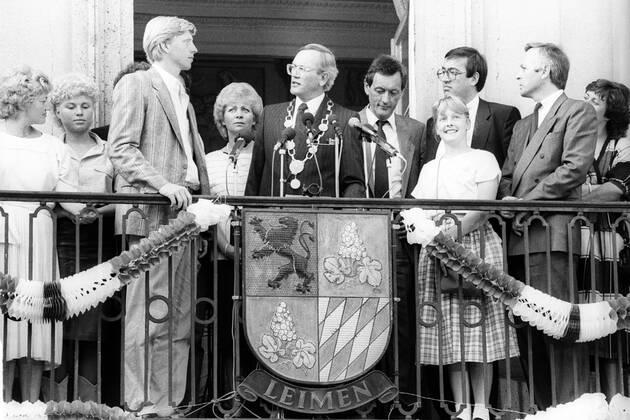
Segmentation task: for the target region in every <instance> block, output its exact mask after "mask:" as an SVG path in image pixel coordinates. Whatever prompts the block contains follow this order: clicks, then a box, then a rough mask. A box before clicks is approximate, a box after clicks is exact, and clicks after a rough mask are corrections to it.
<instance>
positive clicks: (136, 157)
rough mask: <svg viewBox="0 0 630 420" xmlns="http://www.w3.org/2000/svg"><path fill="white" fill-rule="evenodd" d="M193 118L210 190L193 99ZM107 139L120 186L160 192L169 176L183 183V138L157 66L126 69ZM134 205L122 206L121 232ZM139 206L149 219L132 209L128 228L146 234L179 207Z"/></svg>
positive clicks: (197, 154) (202, 175)
mask: <svg viewBox="0 0 630 420" xmlns="http://www.w3.org/2000/svg"><path fill="white" fill-rule="evenodd" d="M188 121H189V122H190V133H191V137H192V145H193V158H194V161H195V164H196V165H197V169H198V171H199V182H200V184H201V193H202V194H209V193H210V187H209V184H208V171H207V170H206V163H205V158H204V157H205V155H204V149H203V142H202V140H201V137H200V136H199V133H198V131H197V120H196V119H195V112H194V109H193V107H192V105H188ZM108 139H109V143H110V159H111V161H112V164H113V165H114V169H115V171H116V174H117V175H119V176H117V181H116V191H117V192H122V193H157V192H158V190H159V189H160V188H161V187H163V186H164V185H165V184H167V183H169V182H170V183H174V184H178V185H184V180H185V178H186V171H187V160H186V154H185V152H184V144H183V140H182V138H181V133H180V130H179V125H178V122H177V116H176V114H175V108H174V106H173V103H172V101H171V97H170V95H169V91H168V88H167V87H166V84H165V83H164V81H163V80H162V77H161V76H160V75H159V73H158V72H157V70H155V69H153V68H152V69H149V70H148V71H146V72H144V71H141V72H136V73H132V74H129V75H126V76H125V77H123V78H122V79H121V80H120V82H119V83H118V84H117V85H116V88H115V89H114V98H113V106H112V119H111V123H110V128H109V137H108ZM130 208H131V205H120V206H117V208H116V221H117V223H116V232H117V233H122V224H121V223H122V216H123V215H124V214H125V213H126V212H127V211H128V210H129V209H130ZM139 209H140V210H141V211H142V212H144V215H145V217H146V219H143V218H142V217H141V216H140V215H139V214H138V213H137V212H134V213H131V214H130V215H129V218H128V220H127V225H126V233H127V234H130V235H140V236H144V235H146V234H147V233H148V232H149V231H152V230H155V229H157V228H158V226H159V225H161V224H165V223H168V219H170V218H174V217H176V216H177V210H173V209H171V208H170V206H166V205H160V206H155V205H140V207H139Z"/></svg>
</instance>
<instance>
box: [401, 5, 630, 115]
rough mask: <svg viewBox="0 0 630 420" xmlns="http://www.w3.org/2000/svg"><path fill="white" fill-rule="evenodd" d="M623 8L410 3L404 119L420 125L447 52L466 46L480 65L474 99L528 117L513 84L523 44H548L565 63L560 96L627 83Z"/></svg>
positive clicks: (629, 35) (629, 57)
mask: <svg viewBox="0 0 630 420" xmlns="http://www.w3.org/2000/svg"><path fill="white" fill-rule="evenodd" d="M629 20H630V3H629V2H628V1H627V0H610V1H606V2H594V1H591V0H553V1H550V0H529V1H527V2H523V1H516V0H510V1H505V0H503V1H502V0H466V1H464V0H441V1H439V2H433V1H411V2H410V8H409V66H410V69H411V74H412V77H411V80H410V82H411V83H410V115H411V116H413V117H416V118H418V119H419V120H421V121H423V120H426V119H427V118H428V117H429V116H430V111H431V104H432V103H433V102H434V101H435V100H436V99H437V98H438V97H439V96H440V94H441V91H440V87H439V83H438V81H437V78H436V76H435V72H436V70H437V69H438V67H439V66H440V63H441V60H442V57H443V56H444V54H445V53H446V52H447V51H448V50H449V49H451V48H454V47H458V46H462V45H468V46H471V47H474V48H477V49H478V50H479V51H481V53H482V54H484V55H485V56H486V59H487V60H488V79H487V81H486V87H485V88H484V90H483V91H482V93H481V96H482V97H483V98H485V99H487V100H490V101H496V102H501V103H506V104H511V105H515V106H517V107H518V108H519V110H520V111H521V113H522V114H523V115H527V114H529V113H531V112H532V110H533V106H534V104H533V102H532V101H531V100H528V99H525V98H521V97H520V95H519V92H518V86H517V83H516V80H515V77H516V73H517V72H518V68H519V64H520V62H521V59H522V54H523V47H524V45H525V44H526V43H528V42H553V43H556V44H558V45H560V46H561V47H562V48H563V49H564V51H565V52H566V53H567V55H568V56H569V59H570V61H571V70H570V72H569V81H568V85H567V89H566V92H567V94H568V95H569V96H570V97H573V98H581V97H582V96H583V93H584V87H585V86H586V84H588V83H589V82H590V81H592V80H594V79H597V78H607V79H612V80H615V81H618V82H622V83H625V84H629V83H630V54H629V53H628V51H630V25H628V21H629Z"/></svg>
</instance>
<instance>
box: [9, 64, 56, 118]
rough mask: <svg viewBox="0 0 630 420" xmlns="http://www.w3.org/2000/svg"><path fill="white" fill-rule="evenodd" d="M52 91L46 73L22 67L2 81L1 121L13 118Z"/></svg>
mask: <svg viewBox="0 0 630 420" xmlns="http://www.w3.org/2000/svg"><path fill="white" fill-rule="evenodd" d="M51 89H52V84H51V83H50V79H49V78H48V76H46V75H45V74H44V73H42V72H41V71H38V70H33V69H31V68H30V67H29V66H26V65H24V66H22V67H20V68H18V69H15V70H12V71H11V72H9V73H8V74H7V75H6V76H4V77H2V78H1V79H0V119H7V118H11V117H12V116H13V115H15V114H16V113H17V112H18V111H23V110H24V109H25V108H26V105H27V104H29V103H31V102H33V101H34V100H35V99H36V98H37V97H39V96H47V95H48V93H49V92H50V90H51Z"/></svg>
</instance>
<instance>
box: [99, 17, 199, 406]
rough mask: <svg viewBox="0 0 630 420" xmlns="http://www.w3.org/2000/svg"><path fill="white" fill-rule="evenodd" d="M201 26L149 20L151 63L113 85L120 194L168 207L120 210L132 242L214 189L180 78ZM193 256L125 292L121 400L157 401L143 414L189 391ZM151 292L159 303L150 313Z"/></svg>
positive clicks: (175, 260) (185, 253)
mask: <svg viewBox="0 0 630 420" xmlns="http://www.w3.org/2000/svg"><path fill="white" fill-rule="evenodd" d="M195 32H196V29H195V26H194V25H193V24H192V23H190V22H188V21H186V20H184V19H180V18H177V17H172V16H158V17H155V18H153V19H151V20H150V21H149V22H148V23H147V26H146V28H145V31H144V38H143V48H144V51H145V53H146V55H147V59H148V60H149V62H151V68H150V69H149V70H147V71H140V72H135V73H132V74H128V75H126V76H124V77H123V78H122V79H121V80H120V82H119V83H118V84H117V85H116V88H115V89H114V103H113V107H112V120H111V125H110V129H109V143H110V145H111V149H110V158H111V161H112V164H113V165H114V168H115V170H116V173H117V174H118V175H120V176H119V177H118V178H117V183H116V191H118V192H123V193H160V194H162V195H164V196H165V197H168V198H169V199H170V201H171V204H172V205H171V206H167V205H140V206H139V210H140V211H142V212H143V215H142V216H144V217H142V216H141V215H140V214H138V212H137V211H134V209H132V207H131V205H119V206H117V208H116V230H117V233H124V234H126V235H128V236H127V238H128V239H129V243H130V244H134V243H138V242H139V241H140V239H141V238H142V237H143V236H146V235H147V234H148V233H149V232H150V231H153V230H156V229H157V228H158V226H159V225H162V224H166V223H168V221H169V219H172V218H175V217H176V216H177V213H178V212H179V210H180V209H186V207H187V206H188V205H189V204H190V203H191V200H192V196H191V193H192V192H201V193H203V194H209V193H210V188H209V185H208V173H207V170H206V165H205V159H204V150H203V143H202V141H201V137H200V136H199V133H198V132H197V122H196V120H195V112H194V110H193V107H192V105H191V104H190V100H189V97H188V95H187V94H186V91H185V87H184V83H183V80H182V78H181V76H180V72H181V71H182V70H188V69H190V66H191V64H192V60H193V57H194V55H195V53H196V52H197V49H196V48H195V45H194V43H193V35H194V34H195ZM123 219H126V224H125V227H126V229H125V231H124V232H123V231H122V226H123V224H122V221H123ZM190 252H191V250H190V246H185V247H181V248H180V249H179V250H177V251H175V252H174V253H173V255H172V259H171V264H172V269H173V272H174V275H173V276H172V277H171V270H170V269H169V266H170V265H171V264H169V261H168V259H167V258H166V257H162V258H161V261H160V264H159V265H157V266H156V267H155V268H153V269H151V270H150V277H149V281H148V283H146V284H148V288H149V290H148V291H145V281H144V280H138V281H133V282H131V283H130V284H129V285H128V286H127V289H126V290H127V295H126V316H125V353H124V357H125V359H124V363H125V390H124V392H125V401H124V402H125V403H126V404H128V405H129V406H130V407H131V408H132V409H138V408H140V407H141V406H142V405H144V404H147V403H149V404H152V405H149V406H147V407H144V408H143V410H142V412H141V414H147V415H154V414H157V415H160V416H169V415H171V414H173V411H174V410H173V407H174V406H176V405H178V404H179V403H180V402H181V400H182V399H183V397H184V392H185V390H186V372H187V366H188V352H189V349H190V336H191V328H192V325H191V320H190V319H191V318H190V311H191V290H192V285H191V280H192V273H191V264H190V259H191V258H190ZM169 283H172V286H171V287H169ZM147 296H148V297H149V299H155V298H157V299H158V300H157V301H156V302H154V303H153V304H151V305H150V311H149V305H148V303H147ZM161 298H163V299H165V300H164V301H162V299H161ZM166 299H167V300H166ZM167 301H168V302H170V303H169V304H168V305H169V306H168V307H167V304H166V303H165V302H167ZM149 313H150V314H151V316H152V317H153V319H158V320H160V319H163V318H164V319H168V321H166V322H154V321H152V320H150V319H148V317H149ZM145 325H146V327H145ZM169 325H172V331H169V330H170V329H171V328H170V327H169ZM145 357H147V359H146V361H148V366H147V363H146V362H145ZM145 369H147V370H148V372H145ZM147 382H148V383H147ZM145 390H146V393H145Z"/></svg>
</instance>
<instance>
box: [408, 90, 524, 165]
mask: <svg viewBox="0 0 630 420" xmlns="http://www.w3.org/2000/svg"><path fill="white" fill-rule="evenodd" d="M520 119H521V113H520V112H519V111H518V109H516V108H514V107H513V106H509V105H503V104H498V103H495V102H487V101H484V100H483V99H481V98H479V107H478V108H477V116H476V118H475V127H474V129H473V130H474V131H473V137H472V142H471V144H470V146H471V147H472V148H473V149H482V150H487V151H488V152H490V153H492V154H493V155H494V157H496V158H497V162H499V167H501V166H503V162H504V161H505V157H506V156H507V151H508V147H509V145H510V138H511V137H512V129H513V128H514V124H515V123H516V122H517V121H518V120H520ZM439 144H440V140H439V139H438V137H437V135H436V133H435V126H434V121H433V118H429V120H428V121H427V136H426V143H425V144H424V147H423V150H422V152H421V153H422V156H421V157H422V164H425V163H427V162H430V161H432V160H433V159H435V153H436V152H437V148H438V145H439ZM421 167H422V165H421Z"/></svg>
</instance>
